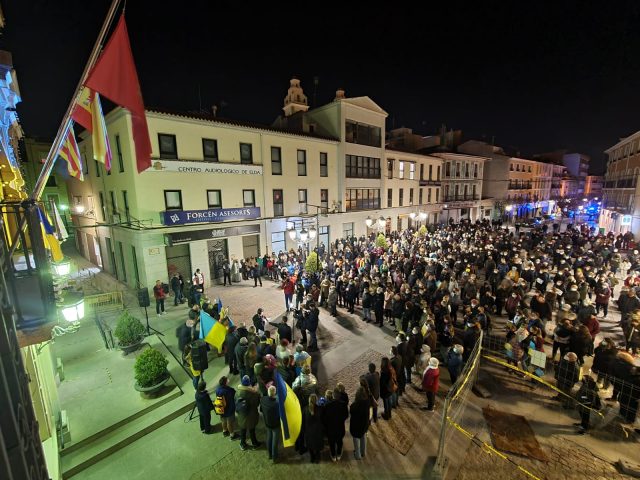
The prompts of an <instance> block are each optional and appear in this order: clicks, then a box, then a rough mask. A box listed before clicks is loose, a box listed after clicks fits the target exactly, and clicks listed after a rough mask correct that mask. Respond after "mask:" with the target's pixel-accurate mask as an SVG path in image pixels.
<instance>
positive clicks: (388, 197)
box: [387, 188, 393, 208]
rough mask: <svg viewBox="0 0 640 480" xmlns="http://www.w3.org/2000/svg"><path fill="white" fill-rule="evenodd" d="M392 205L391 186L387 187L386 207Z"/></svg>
mask: <svg viewBox="0 0 640 480" xmlns="http://www.w3.org/2000/svg"><path fill="white" fill-rule="evenodd" d="M391 207H393V188H387V208H391Z"/></svg>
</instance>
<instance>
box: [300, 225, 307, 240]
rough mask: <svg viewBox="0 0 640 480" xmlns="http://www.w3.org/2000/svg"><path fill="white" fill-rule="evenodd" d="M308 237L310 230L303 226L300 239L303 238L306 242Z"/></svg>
mask: <svg viewBox="0 0 640 480" xmlns="http://www.w3.org/2000/svg"><path fill="white" fill-rule="evenodd" d="M308 238H309V232H307V229H306V228H304V227H302V230H300V240H302V242H303V243H305V242H306V241H307V239H308Z"/></svg>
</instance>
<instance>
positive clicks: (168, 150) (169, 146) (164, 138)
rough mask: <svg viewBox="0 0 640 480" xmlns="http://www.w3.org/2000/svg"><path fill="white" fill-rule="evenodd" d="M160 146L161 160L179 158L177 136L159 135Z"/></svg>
mask: <svg viewBox="0 0 640 480" xmlns="http://www.w3.org/2000/svg"><path fill="white" fill-rule="evenodd" d="M158 145H159V146H160V158H169V159H171V158H174V159H175V158H178V146H177V144H176V136H175V135H169V134H166V133H159V134H158Z"/></svg>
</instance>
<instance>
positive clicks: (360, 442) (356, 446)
mask: <svg viewBox="0 0 640 480" xmlns="http://www.w3.org/2000/svg"><path fill="white" fill-rule="evenodd" d="M370 405H371V402H370V400H369V395H368V393H367V392H366V391H365V390H364V388H363V387H359V388H358V391H357V392H356V399H355V401H354V402H353V403H352V404H351V407H349V413H350V414H351V417H350V420H349V433H350V434H351V436H352V437H353V456H354V457H355V458H356V460H361V459H362V458H364V455H365V453H366V448H367V430H369V407H370Z"/></svg>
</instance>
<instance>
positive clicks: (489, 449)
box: [447, 416, 542, 480]
mask: <svg viewBox="0 0 640 480" xmlns="http://www.w3.org/2000/svg"><path fill="white" fill-rule="evenodd" d="M447 422H449V424H451V425H452V426H453V427H454V428H455V429H456V430H458V431H459V432H460V433H462V434H463V435H464V436H465V437H467V438H469V439H470V440H471V441H473V442H474V443H476V445H478V446H480V447H482V448H483V450H484V451H485V452H486V453H488V454H489V455H497V456H498V457H500V458H501V459H503V460H506V461H507V462H509V463H511V464H513V465H514V466H515V467H517V468H518V470H520V471H522V472H523V473H525V474H526V475H528V476H530V477H531V478H533V479H535V480H542V479H541V478H540V477H537V476H535V475H534V474H533V473H531V472H530V471H529V470H527V469H526V468H524V467H523V466H521V465H518V464H517V463H516V462H514V461H513V460H511V459H510V458H509V457H508V456H507V455H505V454H504V453H502V452H500V451H499V450H496V449H495V448H494V447H493V446H491V445H489V444H488V443H487V442H483V441H482V440H480V439H479V438H478V437H476V436H475V435H473V434H472V433H471V432H469V431H467V430H465V429H464V428H462V427H461V426H460V425H458V424H457V423H456V422H454V421H453V420H451V417H449V416H447Z"/></svg>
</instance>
